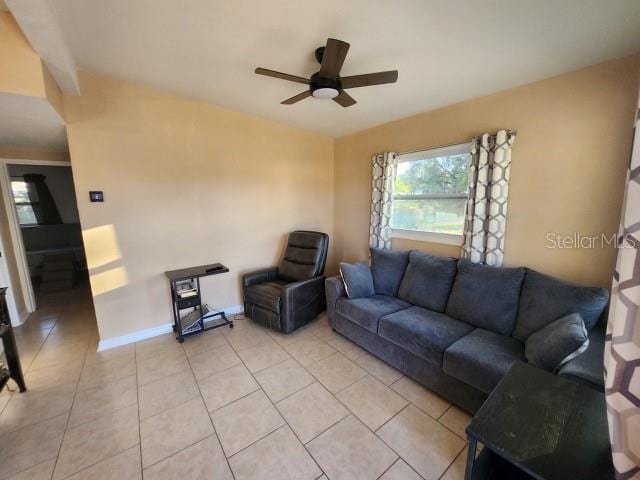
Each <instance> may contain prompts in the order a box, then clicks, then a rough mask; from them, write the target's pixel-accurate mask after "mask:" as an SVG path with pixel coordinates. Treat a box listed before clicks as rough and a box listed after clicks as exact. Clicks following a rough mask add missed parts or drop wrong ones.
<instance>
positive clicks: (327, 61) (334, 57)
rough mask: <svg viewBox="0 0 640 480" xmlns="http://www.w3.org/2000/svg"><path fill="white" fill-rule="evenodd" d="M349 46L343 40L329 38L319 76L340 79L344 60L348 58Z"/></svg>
mask: <svg viewBox="0 0 640 480" xmlns="http://www.w3.org/2000/svg"><path fill="white" fill-rule="evenodd" d="M348 51H349V44H348V43H347V42H343V41H342V40H336V39H335V38H329V39H328V40H327V45H326V46H325V47H324V53H323V54H322V64H321V65H320V72H319V75H320V76H321V77H324V78H331V79H335V78H338V74H339V73H340V69H341V68H342V64H343V63H344V59H345V58H346V57H347V52H348Z"/></svg>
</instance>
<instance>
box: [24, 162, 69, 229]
mask: <svg viewBox="0 0 640 480" xmlns="http://www.w3.org/2000/svg"><path fill="white" fill-rule="evenodd" d="M45 179H46V177H45V176H44V175H40V174H35V173H28V174H25V175H24V181H25V182H26V183H27V186H28V188H27V191H28V192H29V197H31V201H32V202H36V203H37V205H35V206H34V209H33V211H34V213H35V215H36V220H37V221H38V224H39V225H56V224H59V223H62V217H61V216H60V212H59V211H58V207H57V206H56V201H55V200H54V199H53V195H51V192H50V191H49V187H47V183H46V182H45ZM34 191H35V194H36V195H37V198H33V196H32V195H33V192H34Z"/></svg>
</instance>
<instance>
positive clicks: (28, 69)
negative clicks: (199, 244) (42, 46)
mask: <svg viewBox="0 0 640 480" xmlns="http://www.w3.org/2000/svg"><path fill="white" fill-rule="evenodd" d="M0 66H1V68H0V92H5V93H13V94H18V95H29V96H34V97H42V98H44V97H45V96H46V92H45V86H44V80H43V76H42V65H41V62H40V57H39V56H38V54H37V53H36V52H35V51H34V50H33V48H31V45H30V44H29V42H28V41H27V39H26V37H25V36H24V34H23V33H22V31H21V30H20V27H19V26H18V24H17V23H16V21H15V19H14V18H13V16H12V15H11V14H10V13H9V12H0Z"/></svg>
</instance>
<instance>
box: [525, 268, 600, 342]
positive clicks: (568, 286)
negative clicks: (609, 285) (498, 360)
mask: <svg viewBox="0 0 640 480" xmlns="http://www.w3.org/2000/svg"><path fill="white" fill-rule="evenodd" d="M608 301H609V292H607V290H605V289H604V288H599V287H583V286H581V285H576V284H573V283H569V282H565V281H564V280H560V279H559V278H554V277H550V276H549V275H544V274H542V273H540V272H536V271H535V270H532V269H530V268H528V269H527V273H526V276H525V279H524V283H523V284H522V295H521V297H520V308H519V309H518V318H517V320H516V327H515V330H514V331H513V336H514V337H515V338H517V339H518V340H520V341H521V342H524V341H525V340H526V339H527V338H529V336H530V335H531V334H532V333H535V332H537V331H538V330H541V329H542V328H544V327H545V326H546V325H548V324H549V323H551V322H553V321H554V320H557V319H559V318H561V317H564V316H566V315H569V314H571V313H579V314H580V316H581V317H582V320H583V321H584V325H585V327H587V330H591V329H592V328H593V327H594V325H595V324H596V323H597V322H598V318H600V315H602V311H603V310H604V309H605V307H606V306H607V302H608Z"/></svg>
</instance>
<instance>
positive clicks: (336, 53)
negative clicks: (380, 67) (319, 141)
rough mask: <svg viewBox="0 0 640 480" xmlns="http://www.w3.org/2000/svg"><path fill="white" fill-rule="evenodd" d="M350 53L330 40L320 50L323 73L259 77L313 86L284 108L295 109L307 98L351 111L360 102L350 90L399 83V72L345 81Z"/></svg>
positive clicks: (264, 71)
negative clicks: (346, 61)
mask: <svg viewBox="0 0 640 480" xmlns="http://www.w3.org/2000/svg"><path fill="white" fill-rule="evenodd" d="M348 51H349V44H348V43H347V42H343V41H341V40H336V39H335V38H329V39H327V45H326V46H324V47H319V48H317V49H316V52H315V55H316V60H318V63H319V64H320V71H318V72H316V73H314V74H313V75H311V78H304V77H299V76H297V75H289V74H288V73H281V72H276V71H275V70H269V69H267V68H256V73H257V74H258V75H266V76H267V77H275V78H281V79H283V80H289V81H291V82H296V83H302V84H304V85H309V89H308V90H305V91H304V92H302V93H299V94H298V95H294V96H293V97H291V98H287V99H286V100H284V101H283V102H281V103H282V104H283V105H292V104H294V103H297V102H299V101H300V100H304V99H305V98H307V97H314V98H320V99H332V100H333V101H334V102H336V103H338V104H340V105H342V106H343V107H350V106H351V105H354V104H355V103H356V101H355V100H354V99H353V98H352V97H351V96H350V95H349V94H348V93H347V92H345V90H346V89H348V88H357V87H368V86H370V85H382V84H384V83H395V82H396V80H398V71H397V70H390V71H388V72H377V73H365V74H363V75H352V76H349V77H341V76H340V69H341V68H342V64H343V63H344V59H345V57H346V56H347V52H348Z"/></svg>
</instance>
